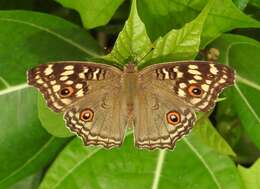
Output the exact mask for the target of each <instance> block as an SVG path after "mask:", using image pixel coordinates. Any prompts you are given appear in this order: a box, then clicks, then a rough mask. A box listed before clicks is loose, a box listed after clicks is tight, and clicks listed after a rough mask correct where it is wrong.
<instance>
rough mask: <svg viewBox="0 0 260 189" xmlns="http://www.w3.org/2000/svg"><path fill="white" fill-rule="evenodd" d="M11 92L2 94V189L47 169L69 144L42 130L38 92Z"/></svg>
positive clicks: (0, 99) (0, 103)
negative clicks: (65, 145)
mask: <svg viewBox="0 0 260 189" xmlns="http://www.w3.org/2000/svg"><path fill="white" fill-rule="evenodd" d="M10 90H11V89H10ZM10 90H9V92H10V93H9V94H8V95H1V94H0V106H1V107H4V111H2V112H1V114H0V127H1V132H0V135H1V136H0V154H1V156H0V161H1V164H0V188H6V186H8V185H11V184H13V183H15V182H16V181H17V180H19V179H21V178H23V177H25V176H28V175H30V174H32V173H34V172H35V171H38V170H39V169H41V168H42V167H44V166H46V165H47V164H48V163H49V162H50V161H51V160H52V159H53V158H54V157H55V155H56V154H57V153H58V152H59V150H60V148H61V147H62V146H63V145H64V143H65V142H66V141H64V140H61V139H57V138H54V137H53V136H50V135H49V134H48V133H47V132H46V131H45V130H44V129H43V128H42V127H41V123H40V121H39V120H38V116H37V101H36V100H37V92H36V91H35V90H33V89H32V88H26V89H23V90H19V91H10Z"/></svg>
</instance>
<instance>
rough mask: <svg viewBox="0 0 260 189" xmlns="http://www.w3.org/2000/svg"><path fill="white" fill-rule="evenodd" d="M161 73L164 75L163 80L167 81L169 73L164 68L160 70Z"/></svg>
mask: <svg viewBox="0 0 260 189" xmlns="http://www.w3.org/2000/svg"><path fill="white" fill-rule="evenodd" d="M162 72H163V73H164V74H165V77H164V79H169V72H168V71H167V70H166V69H165V68H163V69H162Z"/></svg>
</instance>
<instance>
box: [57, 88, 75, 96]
mask: <svg viewBox="0 0 260 189" xmlns="http://www.w3.org/2000/svg"><path fill="white" fill-rule="evenodd" d="M73 92H74V89H73V88H72V87H65V88H63V89H61V90H60V92H59V93H60V96H61V97H69V96H71V95H72V94H73Z"/></svg>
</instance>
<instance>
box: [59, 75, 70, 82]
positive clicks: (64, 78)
mask: <svg viewBox="0 0 260 189" xmlns="http://www.w3.org/2000/svg"><path fill="white" fill-rule="evenodd" d="M67 79H69V77H68V76H62V77H61V78H60V80H61V81H65V80H67Z"/></svg>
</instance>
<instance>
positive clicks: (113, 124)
mask: <svg viewBox="0 0 260 189" xmlns="http://www.w3.org/2000/svg"><path fill="white" fill-rule="evenodd" d="M28 83H29V84H30V85H33V86H35V87H36V88H38V89H39V90H40V92H42V93H43V95H44V97H45V99H46V101H47V104H48V106H49V107H50V108H51V109H52V110H54V111H55V112H64V119H65V122H66V125H67V127H68V128H69V129H70V130H71V131H72V132H75V133H76V134H77V135H78V136H80V137H81V138H82V140H83V141H84V144H85V145H101V146H104V147H106V148H112V147H115V146H120V145H121V144H122V142H123V140H124V136H125V131H126V129H127V128H128V127H133V129H134V138H135V145H136V146H137V147H140V148H148V149H155V148H168V149H172V148H174V146H175V143H176V141H177V140H179V139H181V138H182V137H183V136H184V135H185V134H187V133H188V132H189V131H190V130H191V128H192V127H193V125H194V123H195V121H196V116H195V111H202V112H206V111H209V110H211V109H212V108H213V107H214V105H215V101H216V99H217V97H218V95H219V93H220V92H221V91H222V90H223V89H224V88H225V87H227V86H229V85H232V84H233V83H234V71H233V70H232V69H230V68H229V67H227V66H225V65H222V64H215V63H213V62H207V61H183V62H169V63H162V64H157V65H151V66H148V67H147V68H145V69H143V70H138V69H137V66H136V65H135V64H126V65H125V66H124V69H123V71H122V70H120V69H118V68H116V67H114V66H111V65H105V64H98V63H93V62H76V61H65V62H51V63H49V64H43V65H39V66H37V67H35V68H33V69H31V70H29V71H28Z"/></svg>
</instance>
